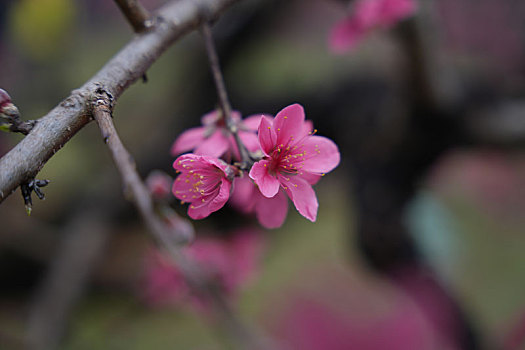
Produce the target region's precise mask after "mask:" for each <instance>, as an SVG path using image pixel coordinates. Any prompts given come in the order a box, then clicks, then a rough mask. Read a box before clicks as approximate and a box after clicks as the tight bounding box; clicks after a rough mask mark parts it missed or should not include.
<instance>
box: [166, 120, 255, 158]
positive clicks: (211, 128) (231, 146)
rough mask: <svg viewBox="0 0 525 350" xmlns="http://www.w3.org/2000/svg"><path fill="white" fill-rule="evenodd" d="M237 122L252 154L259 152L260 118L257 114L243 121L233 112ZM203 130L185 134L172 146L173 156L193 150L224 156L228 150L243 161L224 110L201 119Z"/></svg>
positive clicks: (194, 130) (194, 151) (197, 129)
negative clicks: (225, 119) (225, 118)
mask: <svg viewBox="0 0 525 350" xmlns="http://www.w3.org/2000/svg"><path fill="white" fill-rule="evenodd" d="M231 117H232V119H233V121H234V122H235V124H236V125H237V127H238V129H239V137H240V138H241V141H242V142H243V143H244V145H245V146H246V148H247V149H248V150H249V151H253V152H255V151H257V150H258V149H259V145H258V141H257V136H256V135H255V132H256V130H257V126H258V125H259V120H260V118H261V116H260V115H253V116H250V117H248V118H246V119H244V120H241V114H240V113H239V112H237V111H232V115H231ZM201 122H202V125H203V126H201V127H196V128H191V129H189V130H186V131H185V132H183V133H182V134H181V135H180V136H179V137H178V138H177V139H176V140H175V142H174V143H173V145H172V146H171V155H172V156H176V155H178V154H180V153H183V152H187V151H191V150H193V153H195V154H200V155H207V156H211V157H221V156H222V155H224V154H225V153H227V152H228V151H230V152H232V153H233V154H234V155H235V156H236V157H237V158H239V154H238V153H239V151H238V150H237V145H236V144H235V140H234V138H233V136H232V135H231V133H230V132H229V131H228V129H227V127H226V124H225V122H224V119H223V118H222V113H221V112H220V110H214V111H212V112H209V113H207V114H205V115H204V116H203V117H202V118H201Z"/></svg>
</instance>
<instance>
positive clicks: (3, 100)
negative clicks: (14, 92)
mask: <svg viewBox="0 0 525 350" xmlns="http://www.w3.org/2000/svg"><path fill="white" fill-rule="evenodd" d="M8 103H12V102H11V96H9V94H8V93H7V92H6V91H5V90H4V89H0V108H2V107H4V106H5V105H6V104H8Z"/></svg>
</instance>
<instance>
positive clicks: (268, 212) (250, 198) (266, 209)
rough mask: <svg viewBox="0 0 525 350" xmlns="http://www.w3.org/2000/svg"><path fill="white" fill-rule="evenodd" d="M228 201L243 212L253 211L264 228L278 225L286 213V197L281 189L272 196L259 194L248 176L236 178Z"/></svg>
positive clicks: (281, 222)
mask: <svg viewBox="0 0 525 350" xmlns="http://www.w3.org/2000/svg"><path fill="white" fill-rule="evenodd" d="M230 203H231V204H232V206H233V207H234V208H236V209H237V210H239V211H241V212H243V213H246V214H248V213H253V212H255V215H256V217H257V220H258V221H259V223H260V224H261V225H262V226H264V227H266V228H278V227H280V226H281V225H282V224H283V222H284V219H286V214H287V213H288V199H287V198H286V195H285V194H284V191H283V190H280V191H279V192H278V193H277V195H275V196H274V197H272V198H267V197H265V196H263V195H262V194H261V192H260V191H259V190H258V189H257V187H256V186H255V184H254V183H253V182H252V180H251V179H249V178H248V177H242V178H236V179H235V182H234V186H233V193H232V196H231V199H230Z"/></svg>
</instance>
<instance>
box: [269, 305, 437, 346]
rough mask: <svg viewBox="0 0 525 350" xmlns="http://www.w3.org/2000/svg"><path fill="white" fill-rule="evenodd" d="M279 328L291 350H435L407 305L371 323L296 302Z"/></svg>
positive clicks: (424, 327)
mask: <svg viewBox="0 0 525 350" xmlns="http://www.w3.org/2000/svg"><path fill="white" fill-rule="evenodd" d="M279 327H280V328H281V330H280V331H279V333H281V337H283V338H285V339H286V344H288V345H290V348H291V349H293V350H385V349H388V350H430V349H435V350H437V349H438V347H436V346H435V345H434V342H435V339H434V337H433V334H432V332H431V330H430V329H429V328H428V326H427V325H426V324H425V322H424V319H422V317H421V315H420V314H419V313H418V311H417V309H415V308H414V307H413V306H412V305H411V304H409V303H407V304H406V305H399V306H398V307H397V309H396V310H394V311H393V312H391V313H389V314H386V315H383V316H381V317H375V319H373V320H358V319H352V318H348V317H345V315H344V314H342V313H341V312H338V311H337V310H333V309H331V308H330V307H327V306H326V305H323V304H322V303H321V302H318V301H314V300H311V299H304V298H297V299H296V300H294V301H293V302H292V306H291V308H290V311H289V313H288V314H287V315H286V316H285V317H284V319H283V320H282V321H281V322H280V323H279Z"/></svg>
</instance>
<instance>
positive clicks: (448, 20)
mask: <svg viewBox="0 0 525 350" xmlns="http://www.w3.org/2000/svg"><path fill="white" fill-rule="evenodd" d="M435 4H436V8H437V10H438V13H439V14H440V23H439V24H440V25H441V28H442V31H443V38H444V41H445V42H446V44H447V45H448V46H449V47H450V48H452V49H453V50H454V51H456V52H459V53H460V54H461V58H462V61H463V62H464V60H465V53H467V54H470V55H474V56H478V58H481V59H482V60H483V61H484V63H485V64H486V63H489V65H490V68H491V69H492V70H494V71H496V72H498V73H501V72H502V71H507V72H509V73H512V72H514V73H518V72H519V74H521V75H523V60H524V59H525V47H524V45H523V42H524V40H525V36H524V31H523V16H524V15H525V2H524V1H513V0H478V1H476V2H475V5H473V4H472V2H471V1H467V0H440V1H436V2H435ZM512 78H513V79H515V77H514V76H512Z"/></svg>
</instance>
